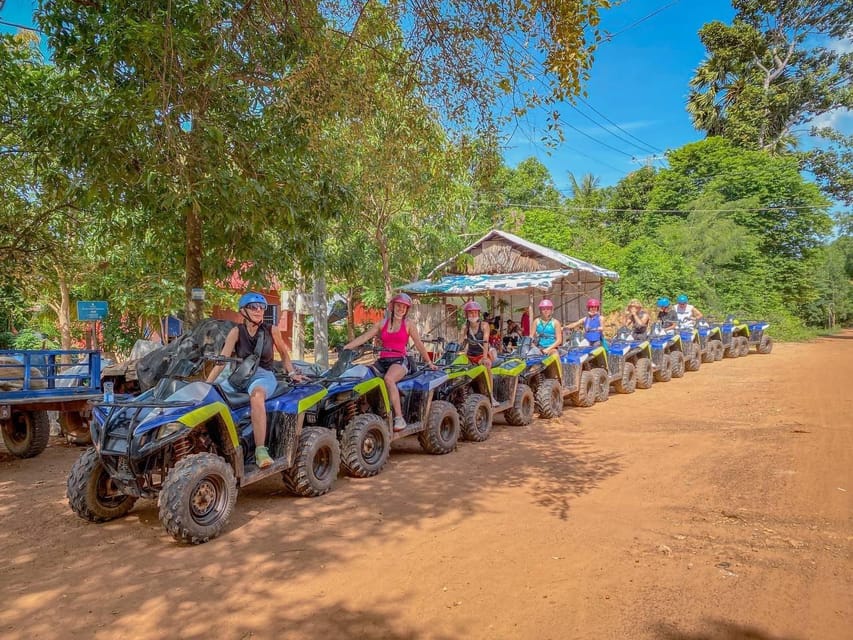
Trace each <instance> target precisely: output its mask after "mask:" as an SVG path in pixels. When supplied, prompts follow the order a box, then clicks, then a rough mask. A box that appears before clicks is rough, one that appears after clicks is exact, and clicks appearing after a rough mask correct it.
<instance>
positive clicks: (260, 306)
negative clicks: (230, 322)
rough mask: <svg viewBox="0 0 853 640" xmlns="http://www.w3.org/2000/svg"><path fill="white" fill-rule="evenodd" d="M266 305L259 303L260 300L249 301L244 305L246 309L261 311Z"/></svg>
mask: <svg viewBox="0 0 853 640" xmlns="http://www.w3.org/2000/svg"><path fill="white" fill-rule="evenodd" d="M266 308H267V306H266V305H265V304H261V303H260V302H250V303H249V304H247V305H246V309H248V310H249V311H263V310H264V309H266Z"/></svg>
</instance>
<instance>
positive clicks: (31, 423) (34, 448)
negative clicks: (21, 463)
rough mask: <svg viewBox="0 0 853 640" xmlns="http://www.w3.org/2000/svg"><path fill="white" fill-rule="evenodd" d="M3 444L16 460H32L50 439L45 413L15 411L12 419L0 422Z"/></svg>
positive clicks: (48, 423)
mask: <svg viewBox="0 0 853 640" xmlns="http://www.w3.org/2000/svg"><path fill="white" fill-rule="evenodd" d="M0 425H2V431H3V444H4V445H6V449H7V450H8V451H9V453H11V454H12V455H13V456H15V457H16V458H33V457H35V456H37V455H38V454H40V453H41V452H42V451H44V450H45V448H46V447H47V441H48V440H49V439H50V418H48V415H47V411H15V410H14V409H13V410H12V417H11V418H9V419H8V420H2V421H0Z"/></svg>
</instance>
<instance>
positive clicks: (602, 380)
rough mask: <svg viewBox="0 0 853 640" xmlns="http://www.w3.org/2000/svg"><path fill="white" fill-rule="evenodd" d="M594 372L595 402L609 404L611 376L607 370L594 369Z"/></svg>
mask: <svg viewBox="0 0 853 640" xmlns="http://www.w3.org/2000/svg"><path fill="white" fill-rule="evenodd" d="M592 372H593V373H594V374H595V401H596V402H607V399H608V398H609V397H610V376H609V375H608V373H607V370H606V369H602V368H601V367H598V368H596V369H593V370H592Z"/></svg>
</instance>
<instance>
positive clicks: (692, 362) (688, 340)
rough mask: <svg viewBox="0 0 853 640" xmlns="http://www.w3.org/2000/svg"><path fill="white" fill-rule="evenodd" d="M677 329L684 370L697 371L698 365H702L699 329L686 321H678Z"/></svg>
mask: <svg viewBox="0 0 853 640" xmlns="http://www.w3.org/2000/svg"><path fill="white" fill-rule="evenodd" d="M677 331H678V335H679V336H681V348H682V350H683V352H684V369H685V371H699V367H701V366H702V341H701V340H700V338H699V329H697V328H696V327H695V326H694V325H693V323H692V322H689V321H688V322H679V323H678V328H677Z"/></svg>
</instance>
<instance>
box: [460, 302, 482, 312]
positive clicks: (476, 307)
mask: <svg viewBox="0 0 853 640" xmlns="http://www.w3.org/2000/svg"><path fill="white" fill-rule="evenodd" d="M462 311H464V312H465V313H468V312H469V311H477V312H480V311H482V308H481V307H480V304H479V303H478V302H477V301H476V300H469V301H468V302H466V303H465V304H464V305H462Z"/></svg>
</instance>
